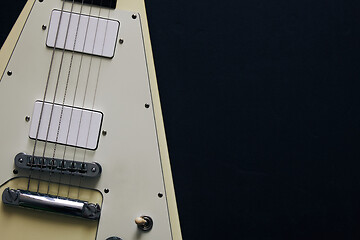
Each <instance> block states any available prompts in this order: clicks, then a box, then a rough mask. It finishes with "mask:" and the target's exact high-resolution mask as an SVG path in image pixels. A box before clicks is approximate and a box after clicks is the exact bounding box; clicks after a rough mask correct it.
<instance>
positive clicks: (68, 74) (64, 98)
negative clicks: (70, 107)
mask: <svg viewBox="0 0 360 240" xmlns="http://www.w3.org/2000/svg"><path fill="white" fill-rule="evenodd" d="M73 3H74V0H73ZM83 4H84V0H82V2H81V6H80V14H79V18H78V21H77V26H76V31H75V39H74V44H73V48H72V53H71V59H70V64H69V70H68V73H67V78H66V85H65V92H64V96H63V101H62V105H61V113H60V120H59V125H58V128H57V132H56V141H55V144H54V151H53V155H52V160H51V165H50V168H51V169H53V168H54V167H56V166H55V153H56V149H57V148H56V146H57V142H58V140H59V134H60V126H61V122H62V118H63V113H64V106H65V100H66V96H67V91H68V86H69V81H70V73H71V69H72V64H73V60H74V53H75V47H76V43H77V40H78V39H77V37H78V32H79V26H80V19H81V13H82V10H83ZM71 12H73V9H71ZM70 22H71V16H70V19H69V24H70ZM76 87H77V86H76ZM75 92H76V91H75ZM75 97H76V94H75V95H74V98H75ZM71 116H72V112H71V115H70V119H71ZM69 129H70V125H69V127H68V132H69ZM63 161H64V159H63ZM60 171H61V173H60V180H59V181H61V174H62V171H63V169H62V168H61V170H60ZM53 173H54V172H53V171H50V174H49V180H48V189H47V193H46V194H49V191H50V183H51V177H52V174H53Z"/></svg>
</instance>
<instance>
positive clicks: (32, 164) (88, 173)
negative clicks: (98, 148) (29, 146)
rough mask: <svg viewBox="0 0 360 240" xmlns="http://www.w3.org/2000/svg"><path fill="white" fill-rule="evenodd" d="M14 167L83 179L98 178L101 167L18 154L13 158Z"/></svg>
mask: <svg viewBox="0 0 360 240" xmlns="http://www.w3.org/2000/svg"><path fill="white" fill-rule="evenodd" d="M15 165H16V166H17V167H18V168H21V169H32V170H39V171H43V172H54V173H62V174H67V175H78V176H84V177H99V176H100V174H101V166H100V164H98V163H84V162H79V161H72V160H63V159H57V158H48V157H44V158H43V157H38V156H34V157H33V156H32V155H26V154H25V153H19V154H17V155H16V156H15Z"/></svg>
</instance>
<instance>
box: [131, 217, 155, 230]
mask: <svg viewBox="0 0 360 240" xmlns="http://www.w3.org/2000/svg"><path fill="white" fill-rule="evenodd" d="M135 223H136V225H137V226H138V228H139V229H140V230H142V231H150V230H151V229H152V227H153V224H154V223H153V220H152V219H151V217H149V216H141V217H137V218H135Z"/></svg>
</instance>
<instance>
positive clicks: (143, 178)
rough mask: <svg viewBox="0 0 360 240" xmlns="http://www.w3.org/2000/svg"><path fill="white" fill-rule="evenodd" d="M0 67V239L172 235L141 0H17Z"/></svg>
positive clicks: (138, 239) (153, 239) (162, 238)
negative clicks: (20, 4) (20, 3)
mask: <svg viewBox="0 0 360 240" xmlns="http://www.w3.org/2000/svg"><path fill="white" fill-rule="evenodd" d="M0 73H1V80H0V110H1V117H0V133H1V138H0V161H1V168H0V194H1V204H0V230H1V239H12V240H16V239H37V240H42V239H44V240H45V239H53V240H56V239H59V240H60V239H61V240H63V239H66V240H70V239H74V240H75V239H76V240H79V239H81V240H82V239H86V240H88V239H99V240H121V239H122V240H180V239H182V237H181V232H180V224H179V220H178V213H177V207H176V201H175V193H174V188H173V183H172V177H171V170H170V163H169V157H168V152H167V145H166V139H165V131H164V126H163V122H162V115H161V107H160V100H159V94H158V89H157V83H156V76H155V68H154V63H153V58H152V52H151V45H150V37H149V30H148V26H147V19H146V12H145V5H144V2H143V0H121V1H120V0H119V1H117V0H64V1H63V0H29V1H28V2H27V4H26V5H25V7H24V9H23V11H22V13H21V15H20V17H19V18H18V20H17V22H16V24H15V26H14V28H13V30H12V31H11V33H10V35H9V37H8V39H7V40H6V42H5V43H4V45H3V47H2V49H1V52H0Z"/></svg>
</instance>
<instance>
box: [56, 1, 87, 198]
mask: <svg viewBox="0 0 360 240" xmlns="http://www.w3.org/2000/svg"><path fill="white" fill-rule="evenodd" d="M83 5H84V0H82V2H81V8H80V13H79V20H78V26H77V30H76V36H75V42H74V47H73V51H72V55H71V62H70V68H69V72H68V78H69V77H70V72H71V69H72V62H73V56H74V52H75V45H76V41H77V34H78V30H79V25H80V20H81V16H82V10H83ZM91 10H92V6H90V11H89V14H91ZM88 29H89V21H87V24H86V30H85V38H84V45H83V48H82V51H81V55H80V56H81V59H80V66H81V64H82V59H83V55H84V54H83V52H84V49H85V42H86V38H87V33H88ZM80 68H81V67H80ZM79 71H80V70H79ZM78 86H79V77H77V80H76V85H75V91H74V97H73V100H72V105H71V106H72V108H71V112H70V122H69V126H68V129H67V133H66V142H65V148H64V153H63V156H62V160H61V161H62V162H64V161H65V153H66V149H67V143H68V141H69V133H70V127H71V123H72V120H73V118H72V116H73V112H74V106H75V100H76V95H77V89H78ZM60 167H61V168H60V176H59V182H58V189H57V194H56V196H57V197H58V196H59V192H60V185H61V179H62V175H63V174H62V172H63V168H62V166H60Z"/></svg>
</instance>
